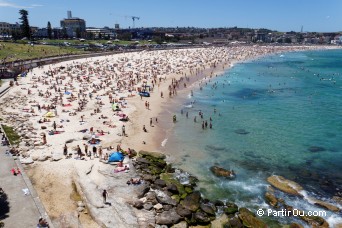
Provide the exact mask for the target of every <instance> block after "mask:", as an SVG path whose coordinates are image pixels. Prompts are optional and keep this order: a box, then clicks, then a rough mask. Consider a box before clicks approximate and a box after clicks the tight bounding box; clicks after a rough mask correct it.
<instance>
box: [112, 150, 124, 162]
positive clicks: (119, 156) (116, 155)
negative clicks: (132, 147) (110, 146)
mask: <svg viewBox="0 0 342 228" xmlns="http://www.w3.org/2000/svg"><path fill="white" fill-rule="evenodd" d="M122 160H124V155H123V154H122V153H120V152H113V153H111V154H110V155H109V159H108V162H118V161H122Z"/></svg>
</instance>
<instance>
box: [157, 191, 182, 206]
mask: <svg viewBox="0 0 342 228" xmlns="http://www.w3.org/2000/svg"><path fill="white" fill-rule="evenodd" d="M154 191H155V193H156V198H157V200H158V202H159V203H161V204H169V205H173V206H176V205H177V202H176V201H175V200H174V199H172V198H171V197H170V196H169V195H167V194H166V193H165V192H162V191H160V190H154Z"/></svg>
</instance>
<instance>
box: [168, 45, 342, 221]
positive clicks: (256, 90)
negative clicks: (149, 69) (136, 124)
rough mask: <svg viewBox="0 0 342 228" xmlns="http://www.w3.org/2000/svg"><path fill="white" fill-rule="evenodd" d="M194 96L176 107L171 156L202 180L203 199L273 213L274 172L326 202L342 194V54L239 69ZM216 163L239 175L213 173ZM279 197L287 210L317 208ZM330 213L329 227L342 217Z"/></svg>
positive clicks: (286, 57) (280, 59) (266, 61)
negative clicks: (270, 181) (269, 195)
mask: <svg viewBox="0 0 342 228" xmlns="http://www.w3.org/2000/svg"><path fill="white" fill-rule="evenodd" d="M200 86H201V87H202V89H199V88H200ZM192 90H193V96H190V94H183V96H182V98H179V102H181V103H182V104H183V105H176V104H177V102H175V105H174V107H173V109H172V110H169V112H176V113H177V117H178V118H177V123H176V124H175V125H174V127H173V130H172V133H171V134H170V135H169V136H168V141H167V144H166V146H165V151H166V152H167V153H169V154H170V155H172V159H173V162H174V163H175V164H176V166H178V167H180V168H182V169H184V170H186V171H189V172H190V173H193V174H195V175H196V176H197V177H198V178H199V179H200V184H199V187H200V189H201V191H202V193H203V194H204V195H205V197H208V198H211V199H224V200H232V201H235V202H237V203H238V204H239V205H240V206H248V207H250V208H255V209H257V208H259V207H265V208H267V207H268V206H267V204H265V202H264V197H263V195H264V193H265V191H266V187H267V182H266V178H267V177H268V176H270V175H272V174H277V175H282V176H284V177H285V178H287V179H291V180H293V181H296V182H297V183H299V184H301V185H302V186H303V187H304V189H305V190H306V192H307V194H308V195H309V196H315V197H316V198H321V199H324V200H327V201H330V199H331V197H332V196H334V195H337V194H338V193H339V192H341V193H342V136H341V132H342V51H341V50H330V51H308V52H293V53H285V54H282V55H280V54H278V55H273V56H268V57H264V58H261V59H258V60H254V61H251V62H246V63H241V64H237V65H236V66H234V67H233V68H231V69H230V70H228V71H227V72H225V73H224V74H223V75H221V76H219V77H214V78H211V79H210V80H206V81H205V82H202V83H201V85H199V84H198V83H197V84H194V85H193V88H192ZM187 93H188V92H187ZM192 103H193V104H192ZM214 109H216V112H214ZM181 110H183V111H182V113H183V114H181ZM199 111H202V112H203V113H204V118H203V119H201V118H200V116H199V115H198V113H199ZM186 112H188V118H187V117H186ZM195 116H196V119H197V122H196V123H195V122H194V117H195ZM210 117H211V118H212V124H213V129H209V127H208V128H207V129H204V130H203V129H202V121H205V120H207V121H208V123H209V118H210ZM238 129H243V130H244V131H245V133H247V134H238V133H237V132H236V130H238ZM310 147H319V148H320V149H321V151H317V152H312V151H310ZM214 164H218V165H220V166H222V167H225V168H227V169H234V171H235V172H236V173H237V178H236V179H235V180H224V179H221V178H217V177H214V176H213V175H212V174H211V173H210V171H209V168H210V166H212V165H214ZM277 194H278V195H279V196H281V197H283V198H285V200H286V202H288V204H289V205H293V206H298V208H301V209H306V210H309V209H311V210H312V209H316V207H315V206H313V205H311V204H310V203H308V202H307V201H306V200H305V199H302V198H298V197H290V196H287V195H284V194H282V193H280V192H278V193H277ZM331 202H332V201H331ZM327 213H328V214H327V216H326V217H325V218H326V219H328V221H329V222H331V223H334V222H336V221H337V220H339V218H341V214H333V213H330V212H327Z"/></svg>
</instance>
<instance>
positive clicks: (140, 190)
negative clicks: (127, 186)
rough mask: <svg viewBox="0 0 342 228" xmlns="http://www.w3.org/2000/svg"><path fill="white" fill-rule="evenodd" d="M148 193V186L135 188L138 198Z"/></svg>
mask: <svg viewBox="0 0 342 228" xmlns="http://www.w3.org/2000/svg"><path fill="white" fill-rule="evenodd" d="M148 191H150V186H148V185H146V184H142V185H140V186H138V188H137V197H138V198H142V197H144V195H145V194H146V193H148Z"/></svg>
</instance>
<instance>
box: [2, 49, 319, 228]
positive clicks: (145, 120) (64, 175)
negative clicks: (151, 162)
mask: <svg viewBox="0 0 342 228" xmlns="http://www.w3.org/2000/svg"><path fill="white" fill-rule="evenodd" d="M318 47H320V46H318ZM287 48H288V47H287ZM290 48H293V47H290ZM302 48H303V47H302ZM311 48H312V47H311ZM241 49H243V47H241ZM201 50H202V51H205V49H201ZM169 51H170V52H172V50H169ZM272 51H274V50H269V52H267V53H266V54H264V55H258V54H255V55H258V56H253V57H255V58H260V57H263V56H265V55H268V54H275V53H280V52H286V51H289V50H282V51H280V52H272ZM141 54H144V53H134V54H133V55H134V56H136V58H137V59H139V58H140V57H139V56H141ZM244 54H245V55H242V54H241V55H240V56H238V57H237V58H238V59H239V60H237V61H235V62H234V63H233V62H231V63H230V62H229V63H226V64H225V63H224V64H223V65H227V66H228V67H230V66H231V64H236V63H238V62H244V61H249V60H253V58H252V56H251V55H252V54H251V53H250V52H248V53H244ZM119 55H120V54H119ZM126 55H129V56H130V54H127V53H125V54H122V56H123V57H122V58H126V57H125V56H126ZM116 57H117V59H118V58H119V57H118V56H117V55H116ZM107 58H113V59H114V58H115V57H113V56H105V57H98V58H92V59H101V60H104V59H107ZM227 59H228V57H227ZM84 61H85V62H86V61H89V60H88V59H84ZM94 61H97V60H94ZM94 61H93V62H94ZM70 62H73V61H69V62H62V63H59V64H53V65H52V66H53V67H57V66H62V65H67V64H69V63H70ZM199 66H200V64H199ZM49 67H51V66H45V67H44V68H43V69H49ZM194 69H195V68H194ZM194 69H192V70H191V69H188V70H183V72H182V73H180V74H170V75H167V79H166V80H165V81H162V83H161V84H160V87H159V86H158V87H157V86H155V88H154V91H153V93H151V95H152V96H151V97H150V98H143V99H140V97H139V96H137V95H136V96H135V97H130V98H126V99H125V100H126V101H127V103H128V106H129V107H128V108H127V109H126V108H123V110H125V112H126V111H127V114H128V115H129V118H130V119H131V120H133V121H132V122H131V121H129V123H128V124H126V126H127V128H126V133H127V134H128V137H124V138H122V137H120V136H119V137H114V138H115V139H113V138H112V137H111V136H112V135H113V134H114V135H115V136H116V135H117V134H120V131H121V125H119V124H116V125H117V127H116V128H114V129H113V132H111V134H110V135H109V136H108V137H105V138H104V140H103V141H106V140H108V142H109V143H108V144H107V145H111V146H115V144H121V147H122V148H123V149H125V150H126V149H127V148H132V149H136V150H147V151H161V150H162V149H163V148H162V146H161V145H160V144H161V142H162V141H163V140H165V138H166V137H164V136H165V134H166V129H163V128H162V127H163V126H162V124H161V122H162V123H163V122H164V123H167V124H170V123H171V124H173V123H172V121H171V115H170V118H169V120H162V119H159V117H160V115H161V113H162V112H163V110H164V107H165V106H168V105H171V104H172V103H173V100H174V99H172V98H169V97H168V94H167V91H168V85H169V84H170V82H171V80H172V78H175V80H177V81H178V80H180V78H181V77H184V75H187V76H189V74H190V73H191V71H192V72H194V71H195V72H197V70H194ZM201 69H202V68H201V67H200V68H199V70H198V72H199V71H200V70H201ZM207 69H208V72H211V71H212V69H211V68H210V64H209V68H207ZM227 70H228V68H225V69H222V70H220V69H219V67H218V68H217V73H216V72H215V73H213V74H219V75H221V74H222V73H224V72H225V71H227ZM34 72H36V71H34ZM30 77H32V75H31V76H30ZM165 77H166V76H165ZM191 77H195V76H191ZM200 77H201V76H200ZM205 77H206V76H205V74H203V75H202V78H200V79H197V80H194V81H193V82H192V83H191V86H187V88H185V89H184V90H177V91H179V93H183V92H184V93H185V91H187V90H190V88H192V86H195V85H196V84H197V83H198V82H201V80H203V79H204V78H205ZM146 81H148V80H146ZM182 83H183V82H182ZM27 85H29V84H27ZM27 85H26V86H27ZM180 87H183V86H180ZM189 87H190V88H189ZM10 92H11V91H10ZM160 92H163V93H164V98H161V97H160ZM118 94H120V93H118ZM123 94H125V95H126V96H128V95H129V93H127V92H126V93H123ZM11 96H12V95H11ZM11 96H10V97H11ZM119 96H120V95H118V96H117V97H119ZM36 98H38V97H36ZM176 99H178V98H176ZM146 101H148V102H150V103H151V108H150V109H146V108H145V107H144V104H145V102H146ZM16 102H18V101H16ZM131 105H132V107H131ZM107 109H108V110H107ZM13 110H15V108H13ZM2 111H3V110H2ZM18 111H19V110H18ZM58 111H59V112H60V110H58ZM86 111H87V112H88V113H90V112H91V111H92V110H86ZM102 111H103V112H105V114H108V113H111V108H110V107H109V108H108V107H106V108H103V110H102ZM87 115H88V114H87ZM155 117H158V122H159V123H155V119H153V123H152V124H153V125H154V126H155V127H150V126H149V121H150V118H155ZM32 118H33V119H32ZM115 118H116V117H115ZM165 118H166V117H165ZM29 119H30V121H33V120H35V121H36V120H37V119H38V118H37V117H29ZM70 119H71V117H70ZM71 121H75V122H78V120H77V119H73V120H71ZM86 121H87V122H88V123H89V124H90V125H88V126H91V125H95V124H96V123H97V122H98V119H97V117H96V118H95V117H94V118H93V117H92V116H87V117H86ZM118 123H120V122H118ZM49 125H51V123H50V124H49ZM49 125H48V126H47V127H49V128H51V126H49ZM142 125H146V127H147V131H148V133H145V132H143V131H142ZM34 126H36V127H38V126H40V125H34ZM64 127H65V128H66V127H68V128H70V129H72V130H73V131H75V130H77V129H79V128H80V127H79V126H78V127H75V126H71V125H70V124H67V123H66V124H65V126H64ZM170 131H172V129H171V130H170ZM63 134H64V135H63ZM67 134H68V133H67V132H65V133H62V134H61V136H67V138H65V137H62V140H59V142H58V144H57V145H58V147H57V145H55V146H53V145H52V146H51V147H44V146H40V145H38V146H35V147H37V148H36V149H34V151H33V153H30V155H31V157H33V156H36V157H37V156H38V158H37V159H38V160H39V159H40V158H41V150H42V149H43V150H47V151H44V152H50V153H52V154H51V155H50V157H51V156H54V154H53V153H54V152H55V151H57V150H58V151H62V148H61V147H60V145H61V144H64V143H62V142H64V141H65V140H66V139H68V138H69V139H70V138H77V137H79V136H77V137H75V136H74V134H72V133H71V132H70V134H68V135H67ZM77 135H78V133H77ZM79 135H80V136H81V134H79ZM50 139H53V138H51V137H48V140H50ZM77 140H78V139H77ZM39 141H40V140H38V139H37V142H39ZM143 141H145V142H146V144H143V143H142V142H143ZM39 147H42V148H41V149H39ZM53 147H54V148H53ZM56 147H57V148H56ZM81 147H82V150H83V146H81ZM103 147H105V145H103ZM37 151H38V152H37ZM56 156H57V155H56ZM62 158H63V157H62ZM63 161H64V163H63V165H62V164H61V163H62V162H63ZM88 161H90V164H92V169H95V168H96V169H99V170H104V169H107V167H105V166H106V164H102V163H101V162H100V163H99V162H98V159H93V160H90V159H89V160H88ZM75 162H76V163H75ZM81 163H84V162H83V161H80V164H78V163H77V161H74V160H70V159H69V160H67V159H61V160H59V161H56V162H54V163H52V162H51V163H50V162H44V161H41V162H39V161H38V162H35V163H34V165H31V166H36V168H32V167H30V168H29V169H30V170H29V173H30V176H31V178H32V180H34V181H33V182H34V183H35V186H36V187H37V188H43V189H39V190H38V189H37V190H38V194H39V196H40V197H41V198H42V199H43V200H42V201H43V203H44V205H45V204H46V203H47V204H49V197H51V196H52V197H54V196H56V195H57V196H58V195H61V196H60V197H59V198H58V199H57V201H52V202H50V203H52V204H56V203H57V202H58V201H62V202H65V201H67V200H68V196H69V192H70V190H67V189H69V188H70V187H68V185H69V184H70V182H69V181H70V176H69V175H71V174H72V175H75V174H73V173H74V172H75V169H76V170H78V171H76V173H77V172H78V176H81V175H80V173H79V172H80V170H81V171H82V172H84V171H85V170H87V169H89V165H90V164H81ZM37 164H38V165H37ZM94 167H95V168H94ZM49 169H51V170H49ZM66 171H67V172H66ZM92 173H93V172H92ZM58 175H59V176H58ZM92 175H93V174H92ZM40 176H42V177H45V178H48V179H53V178H57V176H58V178H57V179H56V180H57V181H55V182H57V183H59V182H64V181H65V182H66V183H65V184H64V185H63V186H59V187H58V186H56V183H53V182H50V183H38V182H39V178H38V177H40ZM82 178H86V177H82ZM96 178H98V175H95V174H94V175H93V177H92V180H93V181H94V182H95V183H96V185H97V186H100V188H103V186H107V183H106V179H104V178H102V177H101V178H100V179H101V181H95V179H96ZM125 178H128V177H127V176H125ZM42 179H43V178H42ZM66 180H68V181H66ZM49 184H52V186H50V188H51V189H48V191H46V192H45V191H42V190H44V188H49ZM98 188H99V187H96V188H95V189H98ZM61 189H65V191H66V194H59V193H60V192H58V191H60V190H61ZM56 191H57V192H56ZM63 191H64V190H63ZM121 196H122V195H121ZM56 206H57V205H53V206H52V207H51V205H50V206H48V207H49V208H48V212H49V210H50V212H51V210H55V211H59V210H61V208H59V209H58V208H57V209H56V208H55V209H54V207H56ZM64 206H65V205H64ZM62 207H63V205H62ZM55 216H56V215H55V214H53V216H52V218H55ZM83 219H84V220H83V222H82V223H84V224H88V225H89V227H91V226H92V225H94V223H92V222H91V221H88V220H87V219H86V218H83Z"/></svg>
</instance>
